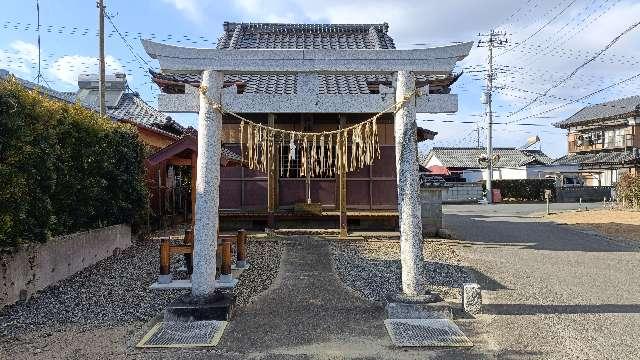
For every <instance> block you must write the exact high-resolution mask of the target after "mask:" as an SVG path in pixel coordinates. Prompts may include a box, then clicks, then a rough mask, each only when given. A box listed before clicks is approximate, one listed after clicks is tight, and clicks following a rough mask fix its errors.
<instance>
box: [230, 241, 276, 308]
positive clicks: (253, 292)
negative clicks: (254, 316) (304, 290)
mask: <svg viewBox="0 0 640 360" xmlns="http://www.w3.org/2000/svg"><path fill="white" fill-rule="evenodd" d="M282 250H283V245H282V243H281V242H278V241H274V240H270V239H265V240H250V241H249V242H248V246H247V257H248V258H249V268H248V269H247V270H245V271H244V272H243V273H242V275H241V276H240V283H239V285H238V286H236V287H235V288H234V289H233V295H234V296H235V299H236V306H245V305H248V304H250V303H251V302H253V299H255V297H256V296H257V295H258V294H260V293H261V292H263V291H265V290H267V289H268V288H269V286H271V283H272V282H273V280H274V279H275V278H276V276H278V269H279V267H280V257H281V256H282Z"/></svg>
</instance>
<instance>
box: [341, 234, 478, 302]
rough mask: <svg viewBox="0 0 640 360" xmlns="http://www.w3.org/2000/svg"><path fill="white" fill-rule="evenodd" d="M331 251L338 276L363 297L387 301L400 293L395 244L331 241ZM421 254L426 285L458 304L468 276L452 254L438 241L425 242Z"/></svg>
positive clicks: (380, 241) (398, 254)
mask: <svg viewBox="0 0 640 360" xmlns="http://www.w3.org/2000/svg"><path fill="white" fill-rule="evenodd" d="M332 250H333V258H334V262H335V266H336V271H337V273H338V276H339V277H340V279H341V280H342V281H343V282H344V284H345V285H347V286H348V287H350V288H351V289H353V290H355V291H356V292H358V293H360V294H361V295H362V296H363V297H364V298H366V299H369V300H373V301H386V300H387V298H388V297H389V296H392V295H396V294H398V293H401V292H402V281H401V273H402V268H401V265H400V243H399V242H398V241H393V240H375V241H353V242H344V241H334V242H332ZM423 255H424V258H425V263H424V269H423V270H424V274H425V277H426V282H425V285H426V286H427V287H428V288H429V289H430V290H432V291H435V292H438V293H439V294H440V295H441V296H443V297H444V298H445V299H447V300H455V301H460V299H461V294H460V289H461V286H462V284H463V283H465V282H468V281H470V277H469V275H468V274H467V272H466V271H465V269H464V267H462V266H460V265H459V264H460V258H459V256H458V255H457V254H456V253H455V251H454V250H453V249H452V248H451V247H450V246H448V245H447V244H446V243H444V242H442V241H440V240H438V239H426V240H425V242H424V247H423Z"/></svg>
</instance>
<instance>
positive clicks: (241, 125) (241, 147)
mask: <svg viewBox="0 0 640 360" xmlns="http://www.w3.org/2000/svg"><path fill="white" fill-rule="evenodd" d="M243 132H244V120H240V163H243V162H244V149H243V146H242V142H243V141H242V137H243V134H242V133H243Z"/></svg>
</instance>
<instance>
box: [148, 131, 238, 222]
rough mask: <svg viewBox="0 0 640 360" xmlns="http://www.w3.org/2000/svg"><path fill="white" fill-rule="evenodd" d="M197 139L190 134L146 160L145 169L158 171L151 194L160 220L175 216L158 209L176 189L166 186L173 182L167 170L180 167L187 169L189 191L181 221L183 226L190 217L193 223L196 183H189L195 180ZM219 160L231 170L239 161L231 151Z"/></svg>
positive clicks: (194, 133) (171, 220)
mask: <svg viewBox="0 0 640 360" xmlns="http://www.w3.org/2000/svg"><path fill="white" fill-rule="evenodd" d="M197 136H198V134H197V132H195V131H192V132H191V133H189V134H187V135H184V136H182V137H180V138H178V139H177V140H176V141H174V142H173V143H171V144H170V145H168V146H166V147H164V148H162V149H160V150H158V151H157V152H155V153H154V154H152V155H151V156H149V157H148V158H147V159H146V166H147V167H148V168H153V169H158V177H159V179H158V180H157V186H156V187H153V188H152V189H150V191H151V192H152V193H153V195H154V197H155V198H157V199H158V200H157V201H158V202H159V203H160V205H158V206H155V207H154V208H157V209H159V211H160V214H159V215H161V216H165V217H171V216H172V215H174V214H175V212H173V213H169V212H167V211H163V210H166V209H165V208H164V207H163V206H162V205H161V204H162V203H164V202H165V199H167V198H168V197H170V196H171V193H172V191H174V189H175V186H168V185H167V184H170V183H172V182H173V181H170V179H168V174H169V173H170V171H169V169H170V167H179V166H180V167H189V172H190V174H189V175H190V176H189V179H190V180H189V181H190V189H189V192H188V193H185V195H188V201H185V202H186V203H187V204H188V206H185V208H187V209H188V211H184V219H183V220H184V222H188V217H189V216H190V217H191V221H193V214H194V209H195V202H196V199H195V193H196V192H195V186H196V183H195V181H192V179H195V178H196V176H197V174H196V166H195V164H196V163H197V159H198V139H197ZM220 160H221V161H220V165H221V166H224V167H227V166H229V167H234V166H240V165H241V159H240V157H239V156H237V155H235V154H233V153H232V152H230V151H225V152H224V153H223V154H222V157H221V159H220ZM186 198H187V196H185V200H187V199H186ZM187 212H188V213H189V214H188V215H189V216H188V215H187ZM165 224H171V225H174V224H175V221H174V219H173V218H171V219H169V220H168V221H166V222H165Z"/></svg>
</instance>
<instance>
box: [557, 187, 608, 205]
mask: <svg viewBox="0 0 640 360" xmlns="http://www.w3.org/2000/svg"><path fill="white" fill-rule="evenodd" d="M611 189H612V187H611V186H567V187H561V188H558V189H556V200H555V201H556V202H579V201H580V199H582V201H583V202H598V201H602V200H603V199H604V198H607V200H609V199H610V198H611Z"/></svg>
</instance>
